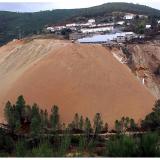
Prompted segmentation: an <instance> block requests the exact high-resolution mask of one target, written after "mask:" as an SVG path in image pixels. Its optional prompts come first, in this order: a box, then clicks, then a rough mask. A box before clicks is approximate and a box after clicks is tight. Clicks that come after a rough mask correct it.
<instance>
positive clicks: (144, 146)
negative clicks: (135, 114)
mask: <svg viewBox="0 0 160 160" xmlns="http://www.w3.org/2000/svg"><path fill="white" fill-rule="evenodd" d="M139 147H140V148H139V150H140V151H141V153H140V156H142V157H155V156H160V147H159V136H158V134H157V133H147V134H146V135H143V136H142V138H141V141H140V145H139Z"/></svg>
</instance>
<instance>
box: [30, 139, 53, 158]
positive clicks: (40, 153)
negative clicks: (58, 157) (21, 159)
mask: <svg viewBox="0 0 160 160" xmlns="http://www.w3.org/2000/svg"><path fill="white" fill-rule="evenodd" d="M53 156H54V153H53V150H52V147H51V146H50V144H49V142H41V143H40V144H39V145H38V147H35V148H33V149H32V157H53Z"/></svg>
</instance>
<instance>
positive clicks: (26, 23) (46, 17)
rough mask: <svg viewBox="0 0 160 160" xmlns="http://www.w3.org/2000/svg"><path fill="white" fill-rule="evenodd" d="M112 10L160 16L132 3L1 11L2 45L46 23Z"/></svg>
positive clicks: (0, 38) (89, 16) (31, 32)
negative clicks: (83, 7)
mask: <svg viewBox="0 0 160 160" xmlns="http://www.w3.org/2000/svg"><path fill="white" fill-rule="evenodd" d="M112 12H130V13H136V14H146V15H149V16H160V11H159V10H156V9H153V8H150V7H147V6H143V5H137V4H132V3H107V4H103V5H100V6H96V7H91V8H85V9H59V10H52V11H42V12H35V13H14V12H4V11H3V12H2V11H1V12H0V22H1V25H0V45H2V44H4V43H6V42H8V41H10V40H12V39H14V38H18V37H19V36H20V33H21V36H22V37H25V36H27V35H30V34H36V33H40V32H41V31H42V29H43V27H44V26H45V25H50V24H55V23H64V22H65V21H68V22H70V21H71V20H73V19H75V18H76V17H87V18H91V17H99V16H104V17H105V16H106V15H110V14H111V13H112Z"/></svg>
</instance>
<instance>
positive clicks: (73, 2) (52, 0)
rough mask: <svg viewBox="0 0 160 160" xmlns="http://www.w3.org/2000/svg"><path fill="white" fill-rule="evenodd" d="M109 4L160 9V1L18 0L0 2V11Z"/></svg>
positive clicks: (24, 10) (29, 10) (27, 10)
mask: <svg viewBox="0 0 160 160" xmlns="http://www.w3.org/2000/svg"><path fill="white" fill-rule="evenodd" d="M20 2H21V3H20ZM22 2H23V3H22ZM31 2H32V3H31ZM33 2H34V3H33ZM107 2H131V3H138V4H143V5H147V6H150V7H153V8H157V9H160V0H47V1H45V2H44V0H24V1H22V0H17V1H16V2H15V0H5V2H3V1H2V0H0V10H7V11H16V12H35V11H40V10H52V9H64V8H66V9H69V8H85V7H91V6H96V5H100V4H103V3H107Z"/></svg>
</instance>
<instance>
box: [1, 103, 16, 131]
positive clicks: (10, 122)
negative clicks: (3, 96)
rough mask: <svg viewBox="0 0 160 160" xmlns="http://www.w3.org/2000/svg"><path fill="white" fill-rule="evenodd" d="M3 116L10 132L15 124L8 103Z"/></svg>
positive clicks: (10, 106) (12, 111)
mask: <svg viewBox="0 0 160 160" xmlns="http://www.w3.org/2000/svg"><path fill="white" fill-rule="evenodd" d="M4 114H5V118H6V120H7V123H8V125H9V126H10V127H11V129H12V130H14V128H15V124H16V122H15V115H14V110H13V107H12V104H11V102H9V101H8V102H7V103H6V105H5V109H4Z"/></svg>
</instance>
